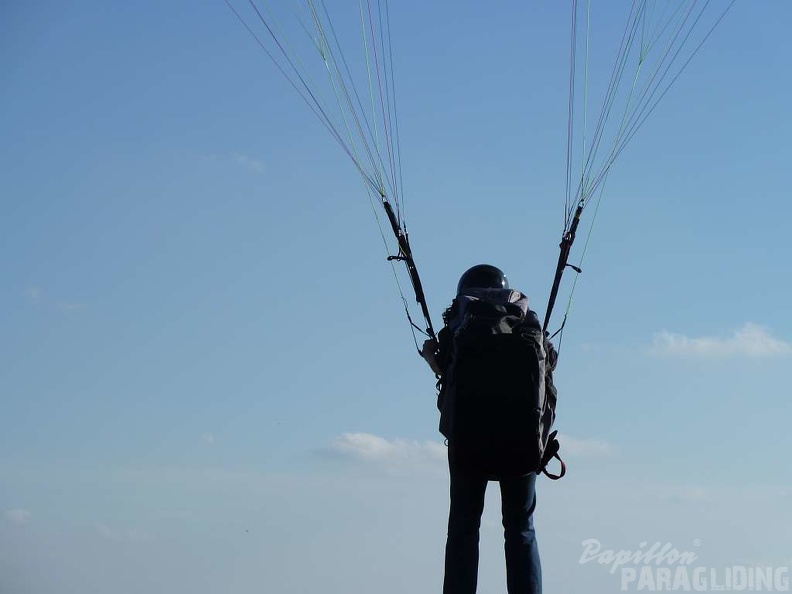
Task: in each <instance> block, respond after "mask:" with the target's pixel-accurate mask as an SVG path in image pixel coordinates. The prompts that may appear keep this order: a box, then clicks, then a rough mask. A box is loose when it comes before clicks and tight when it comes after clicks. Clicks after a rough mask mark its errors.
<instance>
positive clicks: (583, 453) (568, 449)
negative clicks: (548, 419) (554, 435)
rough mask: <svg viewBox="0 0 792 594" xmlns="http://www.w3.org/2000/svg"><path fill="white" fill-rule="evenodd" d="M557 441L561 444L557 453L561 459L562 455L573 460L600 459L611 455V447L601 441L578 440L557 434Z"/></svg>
mask: <svg viewBox="0 0 792 594" xmlns="http://www.w3.org/2000/svg"><path fill="white" fill-rule="evenodd" d="M558 441H559V443H560V444H561V450H560V451H559V453H560V454H561V457H562V458H563V457H564V455H569V456H572V457H573V458H581V457H587V458H588V457H593V458H602V457H604V456H610V455H611V454H612V453H613V446H611V445H610V444H609V443H607V442H606V441H603V440H601V439H579V438H576V437H571V436H569V435H566V434H563V433H559V434H558Z"/></svg>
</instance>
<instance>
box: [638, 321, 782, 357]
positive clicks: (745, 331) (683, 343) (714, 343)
mask: <svg viewBox="0 0 792 594" xmlns="http://www.w3.org/2000/svg"><path fill="white" fill-rule="evenodd" d="M651 352H652V353H653V354H656V355H663V356H672V357H702V358H726V357H735V356H747V357H755V358H760V357H779V356H789V355H792V343H788V342H785V341H783V340H780V339H778V338H775V337H773V336H772V335H771V334H770V332H769V330H768V329H767V328H764V327H763V326H759V325H757V324H751V323H748V324H745V325H744V326H743V327H742V328H740V329H739V330H737V331H735V332H734V333H733V334H732V336H730V337H727V338H722V337H701V338H691V337H688V336H685V335H683V334H676V333H673V332H665V331H664V332H660V333H658V334H656V335H655V337H654V340H653V341H652V347H651Z"/></svg>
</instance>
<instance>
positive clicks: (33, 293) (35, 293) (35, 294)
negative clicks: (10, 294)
mask: <svg viewBox="0 0 792 594" xmlns="http://www.w3.org/2000/svg"><path fill="white" fill-rule="evenodd" d="M24 294H25V297H27V298H28V299H30V300H31V301H38V300H39V299H41V288H40V287H25V290H24Z"/></svg>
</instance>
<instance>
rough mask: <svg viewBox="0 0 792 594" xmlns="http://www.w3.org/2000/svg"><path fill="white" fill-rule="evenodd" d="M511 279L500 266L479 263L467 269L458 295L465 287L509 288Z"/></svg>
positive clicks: (460, 282)
mask: <svg viewBox="0 0 792 594" xmlns="http://www.w3.org/2000/svg"><path fill="white" fill-rule="evenodd" d="M508 288H509V281H508V279H507V278H506V275H505V274H503V271H502V270H501V269H500V268H495V266H490V265H489V264H478V265H476V266H474V267H473V268H469V269H468V270H467V271H465V274H463V275H462V277H461V278H460V279H459V284H458V285H457V295H459V294H460V293H461V292H462V291H464V290H465V289H508Z"/></svg>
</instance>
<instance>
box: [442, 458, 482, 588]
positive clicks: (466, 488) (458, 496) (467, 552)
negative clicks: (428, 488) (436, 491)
mask: <svg viewBox="0 0 792 594" xmlns="http://www.w3.org/2000/svg"><path fill="white" fill-rule="evenodd" d="M449 471H450V474H451V509H450V512H449V514H448V540H447V541H446V557H445V579H444V581H443V594H475V592H476V582H477V580H478V558H479V527H480V525H481V513H482V512H483V511H484V493H485V492H486V489H487V479H485V478H482V477H480V476H475V475H470V474H468V473H466V472H465V471H464V470H462V469H461V468H460V467H459V466H457V465H456V464H453V463H449Z"/></svg>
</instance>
